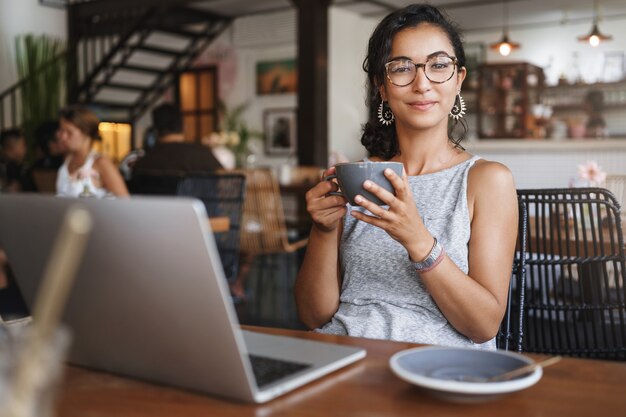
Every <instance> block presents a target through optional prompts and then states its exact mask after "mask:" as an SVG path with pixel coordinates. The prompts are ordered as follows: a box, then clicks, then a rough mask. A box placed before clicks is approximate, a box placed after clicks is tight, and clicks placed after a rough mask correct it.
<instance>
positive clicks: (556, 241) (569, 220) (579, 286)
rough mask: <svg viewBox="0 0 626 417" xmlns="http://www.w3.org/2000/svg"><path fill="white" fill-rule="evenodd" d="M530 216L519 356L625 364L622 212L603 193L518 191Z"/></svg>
mask: <svg viewBox="0 0 626 417" xmlns="http://www.w3.org/2000/svg"><path fill="white" fill-rule="evenodd" d="M518 196H519V198H520V200H521V201H522V202H523V203H524V204H525V205H526V209H527V211H528V214H529V227H528V236H527V240H528V245H527V250H526V252H527V256H526V263H527V264H528V273H527V276H526V286H525V300H524V323H523V331H524V338H523V350H524V351H527V352H541V353H549V354H562V355H570V356H579V357H587V358H598V359H614V360H625V359H626V302H625V300H626V289H625V285H624V284H625V261H626V256H625V254H624V237H623V231H622V225H621V219H620V206H619V203H618V202H617V200H616V199H615V197H614V196H613V194H611V193H610V192H609V191H608V190H606V189H603V188H567V189H541V190H518Z"/></svg>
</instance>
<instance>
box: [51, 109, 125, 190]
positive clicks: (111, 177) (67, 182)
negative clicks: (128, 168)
mask: <svg viewBox="0 0 626 417" xmlns="http://www.w3.org/2000/svg"><path fill="white" fill-rule="evenodd" d="M99 124H100V120H98V117H97V116H96V115H95V114H94V113H93V112H92V111H91V110H89V109H87V108H85V107H80V106H70V107H67V108H65V109H63V110H61V117H60V120H59V126H60V127H59V138H60V140H61V143H62V145H63V146H64V147H65V148H66V149H67V156H66V158H65V162H63V165H61V167H60V168H59V173H58V175H57V186H56V189H57V195H60V196H67V197H79V196H95V197H98V198H102V197H104V196H107V195H115V196H127V195H128V190H127V189H126V184H125V183H124V179H123V178H122V175H121V174H120V172H119V171H118V169H117V167H116V166H115V165H114V164H113V162H111V160H109V158H107V157H106V156H104V155H100V154H98V153H97V152H95V151H93V150H92V149H91V145H92V142H93V141H94V140H96V139H97V138H99V135H98V125H99Z"/></svg>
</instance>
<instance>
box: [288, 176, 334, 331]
mask: <svg viewBox="0 0 626 417" xmlns="http://www.w3.org/2000/svg"><path fill="white" fill-rule="evenodd" d="M333 172H334V168H330V169H329V170H328V171H326V173H325V175H330V174H331V173H333ZM336 190H337V185H336V184H335V183H333V182H330V181H322V182H320V183H319V184H317V185H316V186H315V187H313V188H312V189H311V190H309V191H308V192H307V194H306V200H307V210H308V212H309V213H310V215H311V218H312V219H313V227H312V228H311V234H310V236H309V243H308V245H307V250H306V255H305V257H304V260H303V262H302V266H301V267H300V271H299V272H298V278H297V280H296V284H295V296H296V305H297V307H298V315H299V317H300V320H301V321H302V322H303V323H304V324H305V325H306V326H307V327H309V328H311V329H314V328H317V327H320V326H322V325H323V324H325V323H327V322H328V321H330V319H331V318H332V316H333V314H335V312H336V311H337V308H338V307H339V293H340V289H341V274H340V272H339V239H340V237H341V227H342V226H341V221H342V218H343V216H344V215H345V213H346V206H345V205H346V200H345V199H344V198H343V197H340V196H327V194H328V193H329V192H331V191H336Z"/></svg>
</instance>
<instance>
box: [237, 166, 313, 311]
mask: <svg viewBox="0 0 626 417" xmlns="http://www.w3.org/2000/svg"><path fill="white" fill-rule="evenodd" d="M246 181H247V185H246V198H245V202H244V207H243V227H242V229H241V251H242V253H243V254H244V255H245V258H246V262H245V263H244V264H242V266H241V268H242V271H241V276H242V277H244V276H245V275H247V273H248V271H249V270H250V267H251V265H252V263H253V261H254V260H257V261H258V262H257V267H258V270H257V274H256V277H255V278H256V285H255V287H256V288H255V289H254V292H253V294H254V298H255V299H254V303H255V304H256V313H255V314H256V318H255V319H256V320H258V319H259V318H260V317H262V316H265V317H268V316H271V319H270V320H272V319H276V318H278V319H279V320H289V316H290V314H292V313H293V314H294V315H295V302H294V300H293V281H294V278H295V274H296V270H297V265H296V263H297V257H295V258H296V260H294V259H293V258H294V257H293V256H292V257H287V256H285V255H288V254H294V253H295V252H297V251H298V250H299V249H301V248H303V247H304V246H306V244H307V242H308V238H304V239H300V240H298V241H295V242H290V241H289V239H288V235H287V226H286V224H285V215H284V211H283V205H282V200H281V194H280V188H279V184H278V181H277V179H276V177H275V176H274V175H273V173H272V171H271V170H269V169H250V170H247V171H246ZM290 258H291V259H290ZM281 269H282V270H281ZM266 283H267V284H268V285H267V288H266V286H265V284H266ZM275 308H278V309H279V310H278V311H276V310H274V309H275ZM265 323H267V321H266V322H265Z"/></svg>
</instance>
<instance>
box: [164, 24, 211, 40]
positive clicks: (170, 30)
mask: <svg viewBox="0 0 626 417" xmlns="http://www.w3.org/2000/svg"><path fill="white" fill-rule="evenodd" d="M154 30H155V31H156V32H164V33H167V34H170V35H176V36H179V37H183V38H189V39H195V38H200V37H202V36H205V35H204V34H203V33H197V32H192V31H190V30H185V29H180V28H177V27H171V26H157V27H156V28H154Z"/></svg>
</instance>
